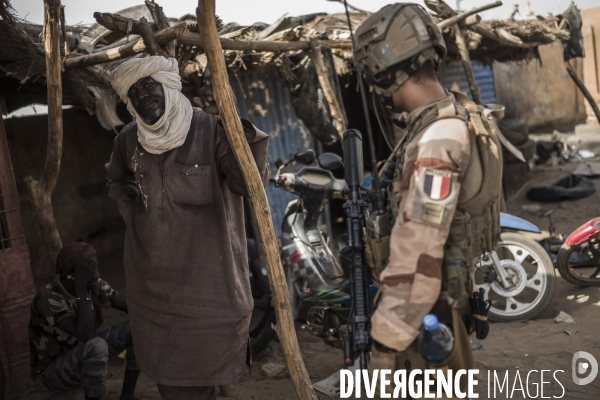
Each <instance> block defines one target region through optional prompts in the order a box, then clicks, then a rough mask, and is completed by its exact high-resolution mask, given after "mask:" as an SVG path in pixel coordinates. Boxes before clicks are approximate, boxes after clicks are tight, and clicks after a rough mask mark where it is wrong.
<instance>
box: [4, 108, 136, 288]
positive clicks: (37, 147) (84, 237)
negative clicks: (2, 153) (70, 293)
mask: <svg viewBox="0 0 600 400" xmlns="http://www.w3.org/2000/svg"><path fill="white" fill-rule="evenodd" d="M63 116H64V145H63V155H62V163H61V168H60V173H59V176H58V182H57V184H56V188H55V189H54V193H53V196H52V205H53V208H54V215H55V218H56V222H57V224H58V229H59V232H60V235H61V238H62V242H63V244H66V243H69V242H72V241H87V242H89V243H91V244H92V245H94V246H95V247H96V249H97V250H98V253H99V254H107V253H110V252H115V251H119V250H120V249H122V247H123V238H124V231H125V224H124V223H123V221H122V219H121V217H120V215H119V213H118V211H117V208H116V206H115V204H114V203H113V202H112V201H111V200H110V199H109V198H108V188H107V187H106V173H105V171H104V163H106V162H107V161H108V159H109V157H110V154H111V151H112V146H113V139H114V137H115V134H114V132H111V131H106V130H104V129H102V127H100V125H99V123H98V121H97V120H96V118H95V117H90V116H88V115H87V113H85V111H82V110H77V109H69V110H64V113H63ZM4 124H5V127H6V133H7V137H8V147H9V149H10V153H11V158H12V162H13V168H14V172H15V179H16V181H17V190H18V192H19V199H20V202H21V218H22V220H23V226H24V229H25V236H26V239H27V244H28V245H29V252H30V255H31V266H32V269H33V274H34V278H35V280H36V281H38V282H43V281H48V280H50V279H52V278H53V265H54V260H50V257H49V255H48V252H47V251H46V248H45V244H44V240H43V237H42V233H41V231H40V228H39V225H38V222H37V216H36V213H35V210H34V209H33V205H32V202H31V197H30V196H29V193H28V191H27V188H26V186H25V182H24V181H23V178H24V177H25V176H28V175H32V176H33V177H34V179H39V177H40V176H41V173H42V170H43V167H44V162H45V154H46V137H47V134H46V132H47V131H48V126H47V116H46V115H41V116H30V117H21V118H12V119H7V120H5V121H4Z"/></svg>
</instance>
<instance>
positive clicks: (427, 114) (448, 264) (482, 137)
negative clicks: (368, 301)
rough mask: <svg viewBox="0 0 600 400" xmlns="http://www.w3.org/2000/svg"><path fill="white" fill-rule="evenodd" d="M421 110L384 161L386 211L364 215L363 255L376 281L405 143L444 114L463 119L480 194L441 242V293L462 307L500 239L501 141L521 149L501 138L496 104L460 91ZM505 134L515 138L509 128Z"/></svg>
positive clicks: (462, 205) (385, 253)
mask: <svg viewBox="0 0 600 400" xmlns="http://www.w3.org/2000/svg"><path fill="white" fill-rule="evenodd" d="M453 94H454V97H455V99H456V101H453V100H452V98H449V99H448V100H447V101H441V102H439V103H436V104H434V105H432V106H431V107H429V108H428V109H426V110H424V111H423V112H422V113H421V115H420V116H419V118H418V119H417V120H416V121H415V122H414V123H412V124H411V125H410V126H408V127H407V129H408V130H407V132H406V134H405V135H404V137H403V138H402V139H401V141H400V142H399V143H398V145H397V146H396V148H395V149H394V151H393V152H392V155H391V156H390V158H389V159H388V162H390V163H392V165H395V167H394V168H395V171H394V177H393V180H392V181H391V183H390V184H389V187H388V213H383V214H376V213H373V214H371V215H370V216H369V218H368V219H367V246H366V252H365V253H366V259H367V262H368V263H369V265H370V266H371V268H372V272H373V279H374V281H375V283H376V284H378V283H379V274H380V273H381V271H382V270H383V269H384V268H385V267H386V265H387V263H388V258H389V254H390V234H391V229H392V227H393V225H394V222H393V221H394V220H395V218H396V215H397V213H398V207H399V205H400V200H401V199H400V188H401V183H402V178H403V177H402V169H403V167H404V153H405V150H406V146H407V145H408V144H409V143H410V142H411V140H413V139H414V138H415V137H416V136H417V135H419V134H420V133H421V132H422V131H423V130H424V129H425V128H427V127H428V126H429V125H431V124H432V123H434V122H435V121H439V120H441V119H445V118H459V119H462V120H463V121H465V123H466V124H467V127H468V130H469V141H470V149H471V156H470V157H471V159H470V162H469V165H471V163H473V162H479V163H480V164H481V168H482V182H481V186H480V190H479V192H478V193H477V194H476V195H475V196H473V197H472V198H470V199H468V200H467V201H463V202H461V201H460V199H459V203H458V205H457V209H456V212H455V215H454V218H453V220H452V223H451V226H450V233H449V236H448V240H447V242H446V245H445V246H444V261H443V267H442V295H441V296H442V297H443V296H447V297H448V300H449V302H450V303H453V305H454V306H455V307H456V308H459V309H462V310H461V311H466V310H465V308H468V307H469V298H470V296H471V293H472V291H473V285H472V281H471V268H472V265H473V264H474V262H475V260H476V259H477V258H479V257H481V256H482V255H483V254H484V253H486V252H488V251H492V250H495V249H496V246H497V244H498V241H499V239H500V218H499V216H500V211H501V209H502V208H503V207H504V204H503V197H502V174H501V172H502V167H503V165H502V164H503V161H502V149H501V146H500V143H502V144H504V145H505V146H506V147H508V148H509V150H510V151H511V152H512V153H514V154H515V155H516V156H517V157H520V158H522V156H521V154H520V152H519V151H518V150H517V149H516V148H515V147H514V146H512V144H511V143H510V142H508V140H506V138H504V136H503V134H502V132H501V131H500V128H499V127H498V125H497V124H496V122H495V120H494V117H496V118H500V117H502V113H503V108H501V107H500V106H497V105H489V106H478V105H477V104H475V103H474V102H472V101H471V100H470V99H469V98H468V97H467V96H466V95H464V94H462V93H453ZM507 134H509V135H511V136H513V135H515V134H512V133H510V132H507Z"/></svg>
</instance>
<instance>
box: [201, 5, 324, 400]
mask: <svg viewBox="0 0 600 400" xmlns="http://www.w3.org/2000/svg"><path fill="white" fill-rule="evenodd" d="M198 28H199V30H200V33H201V35H202V39H203V40H202V41H203V43H204V50H205V52H206V58H207V60H208V65H209V66H210V71H211V76H212V80H213V91H214V97H215V101H216V103H217V106H218V108H219V113H220V116H221V120H222V121H223V127H224V128H225V132H226V134H227V139H228V141H229V145H230V146H231V150H232V151H233V154H234V156H235V159H236V161H237V163H238V165H239V166H240V169H241V171H242V175H243V176H244V181H245V183H246V187H247V188H248V193H249V195H250V196H249V197H250V201H251V202H252V207H253V208H254V213H255V215H256V222H257V224H258V229H259V232H260V235H259V239H260V245H261V249H262V252H263V255H264V257H265V265H266V267H267V271H268V277H269V283H270V285H271V291H272V292H273V303H274V306H275V312H276V314H277V327H276V331H277V335H278V337H279V340H280V342H281V348H282V350H283V355H284V357H285V361H286V364H287V367H288V370H289V372H290V375H291V377H292V381H293V382H294V386H295V388H296V394H297V395H298V398H299V399H300V400H316V399H317V397H316V396H315V393H314V390H313V387H312V384H311V382H310V378H309V376H308V372H307V371H306V367H305V366H304V362H303V360H302V354H301V353H300V347H299V345H298V338H297V337H296V331H295V329H294V319H293V317H292V313H291V307H290V298H289V294H288V290H287V285H286V280H285V274H284V272H283V268H282V266H281V260H280V258H279V249H278V244H277V238H276V237H275V231H274V229H273V221H272V219H271V212H270V209H269V202H268V200H267V195H266V192H265V189H264V187H263V183H262V181H261V178H260V175H259V173H258V168H257V166H256V163H255V162H254V159H253V157H252V153H251V152H250V146H248V142H247V141H246V138H245V136H244V131H243V128H242V123H241V121H240V118H239V116H238V114H237V110H236V107H235V102H234V98H233V92H232V90H231V87H230V86H229V78H228V75H227V67H226V65H225V58H224V57H223V50H222V48H221V43H220V41H219V35H218V33H217V26H216V21H215V2H214V0H199V1H198Z"/></svg>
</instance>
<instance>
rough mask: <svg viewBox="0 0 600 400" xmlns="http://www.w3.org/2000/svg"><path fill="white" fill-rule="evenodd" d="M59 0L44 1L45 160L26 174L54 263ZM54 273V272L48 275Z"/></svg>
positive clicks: (58, 144) (58, 138)
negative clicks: (37, 172)
mask: <svg viewBox="0 0 600 400" xmlns="http://www.w3.org/2000/svg"><path fill="white" fill-rule="evenodd" d="M60 7H61V5H60V0H44V31H43V41H44V53H45V55H46V88H47V91H48V145H47V148H46V162H45V164H44V171H43V174H42V178H41V179H40V180H35V179H33V177H31V176H27V177H25V183H26V184H27V188H28V189H29V192H30V194H31V197H32V200H33V207H34V209H35V212H36V214H37V217H38V222H39V224H40V229H41V231H42V235H43V237H44V242H45V243H46V249H47V250H48V255H49V257H50V262H51V263H54V261H55V260H56V256H57V255H58V252H59V251H60V249H61V248H62V241H61V238H60V234H59V232H58V227H57V225H56V219H55V218H54V211H53V210H52V191H53V190H54V187H55V186H56V181H57V179H58V172H59V170H60V159H61V156H62V144H63V119H62V80H61V69H62V63H61V56H60V35H59V24H60ZM49 275H51V273H50V274H49Z"/></svg>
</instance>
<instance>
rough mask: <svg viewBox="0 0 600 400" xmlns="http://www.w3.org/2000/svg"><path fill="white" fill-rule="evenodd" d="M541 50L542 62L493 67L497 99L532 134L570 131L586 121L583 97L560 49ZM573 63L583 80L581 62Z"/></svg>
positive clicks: (509, 116)
mask: <svg viewBox="0 0 600 400" xmlns="http://www.w3.org/2000/svg"><path fill="white" fill-rule="evenodd" d="M539 50H540V57H541V61H537V60H534V61H530V62H529V63H495V64H494V65H493V70H494V81H495V86H496V99H497V101H498V104H502V105H504V106H506V116H507V117H508V118H519V119H523V120H525V121H526V122H527V124H528V126H529V128H530V129H531V130H538V131H539V130H545V131H550V132H552V130H554V129H559V130H571V129H573V127H574V126H575V125H577V124H579V123H583V122H584V121H585V114H586V113H585V106H584V102H583V96H582V95H581V93H580V92H579V90H578V89H577V87H576V86H575V84H574V83H573V81H572V80H571V78H570V77H569V74H568V73H567V71H566V69H565V66H564V61H563V58H562V47H561V45H560V44H558V43H554V44H551V45H546V46H541V47H540V48H539ZM571 62H572V64H573V66H574V68H575V71H577V73H578V74H579V76H582V74H583V63H582V60H581V59H576V60H572V61H571Z"/></svg>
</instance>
